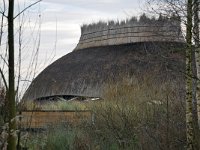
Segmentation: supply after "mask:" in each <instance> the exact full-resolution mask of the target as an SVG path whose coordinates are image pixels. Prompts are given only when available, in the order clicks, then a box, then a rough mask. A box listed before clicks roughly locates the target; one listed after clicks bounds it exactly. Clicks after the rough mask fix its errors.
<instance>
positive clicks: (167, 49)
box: [23, 42, 184, 100]
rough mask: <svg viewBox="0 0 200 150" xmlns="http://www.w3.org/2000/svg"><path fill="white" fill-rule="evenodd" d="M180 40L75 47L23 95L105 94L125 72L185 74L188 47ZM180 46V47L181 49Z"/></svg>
mask: <svg viewBox="0 0 200 150" xmlns="http://www.w3.org/2000/svg"><path fill="white" fill-rule="evenodd" d="M181 47H183V45H182V44H178V43H162V42H156V43H155V42H154V43H151V42H149V43H134V44H125V45H114V46H104V47H93V48H86V49H82V50H78V51H73V52H71V53H69V54H67V55H65V56H63V57H62V58H60V59H58V60H57V61H55V62H54V63H52V64H51V65H49V66H48V67H47V68H46V69H45V70H43V71H42V72H41V73H40V74H39V75H38V77H37V78H36V79H35V80H34V81H33V82H32V84H31V85H30V87H29V88H28V90H27V91H26V93H25V95H24V97H23V99H24V100H34V99H39V98H42V97H49V96H54V95H75V96H88V97H101V96H102V93H103V89H104V86H105V85H106V84H109V83H110V82H117V81H118V80H119V78H120V77H122V76H126V75H129V76H132V75H134V76H136V77H140V76H142V75H143V74H150V73H151V72H154V71H156V72H157V75H158V76H160V77H162V78H166V77H167V76H170V77H172V78H173V79H174V78H179V77H180V76H183V74H182V73H181V72H183V70H184V50H183V51H182V52H181V49H180V48H181ZM177 48H178V49H177Z"/></svg>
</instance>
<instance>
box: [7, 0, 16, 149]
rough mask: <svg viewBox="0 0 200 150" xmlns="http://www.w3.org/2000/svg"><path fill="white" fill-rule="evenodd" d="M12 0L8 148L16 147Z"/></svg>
mask: <svg viewBox="0 0 200 150" xmlns="http://www.w3.org/2000/svg"><path fill="white" fill-rule="evenodd" d="M13 15H14V0H9V6H8V52H9V58H8V59H9V60H8V63H9V86H8V113H9V137H8V150H15V149H16V138H15V137H16V136H15V135H14V134H15V131H16V121H15V117H16V107H15V76H14V17H13Z"/></svg>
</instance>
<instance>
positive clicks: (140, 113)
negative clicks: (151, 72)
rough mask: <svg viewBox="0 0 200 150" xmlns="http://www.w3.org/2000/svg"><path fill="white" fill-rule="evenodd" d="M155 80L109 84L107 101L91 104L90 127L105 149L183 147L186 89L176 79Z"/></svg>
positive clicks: (106, 94) (92, 134)
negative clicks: (184, 90)
mask: <svg viewBox="0 0 200 150" xmlns="http://www.w3.org/2000/svg"><path fill="white" fill-rule="evenodd" d="M155 80H157V79H155ZM155 80H153V79H151V80H150V79H144V80H143V82H141V81H140V82H139V81H138V80H133V79H123V80H122V82H120V83H118V84H110V85H108V86H107V88H106V90H105V95H104V101H102V102H97V103H94V104H92V105H91V106H90V109H91V110H92V111H93V113H94V114H95V123H94V124H93V125H92V126H90V129H93V130H88V131H91V132H90V133H89V134H90V135H91V136H92V137H93V140H94V142H96V143H98V144H99V145H100V147H101V148H102V149H112V147H115V148H114V149H148V150H151V149H152V150H155V149H164V150H165V149H166V150H168V149H172V150H173V149H184V145H185V139H186V138H185V115H184V97H182V96H183V94H184V92H183V91H181V88H180V87H181V85H178V83H176V84H174V82H175V81H172V82H160V83H159V84H156V82H155ZM105 147H106V148H105Z"/></svg>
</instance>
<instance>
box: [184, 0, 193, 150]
mask: <svg viewBox="0 0 200 150" xmlns="http://www.w3.org/2000/svg"><path fill="white" fill-rule="evenodd" d="M187 2H188V3H187V27H186V32H187V33H186V42H187V44H188V46H187V49H186V129H187V131H186V134H187V150H193V149H194V132H193V115H192V65H191V64H192V63H191V62H192V16H193V15H192V14H193V12H192V5H193V0H188V1H187Z"/></svg>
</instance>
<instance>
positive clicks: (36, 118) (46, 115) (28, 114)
mask: <svg viewBox="0 0 200 150" xmlns="http://www.w3.org/2000/svg"><path fill="white" fill-rule="evenodd" d="M21 115H22V119H21V128H24V129H38V128H46V127H48V126H51V125H58V124H62V123H64V124H70V125H78V124H80V123H82V122H92V113H91V111H52V110H51V111H41V110H38V111H22V113H21Z"/></svg>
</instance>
